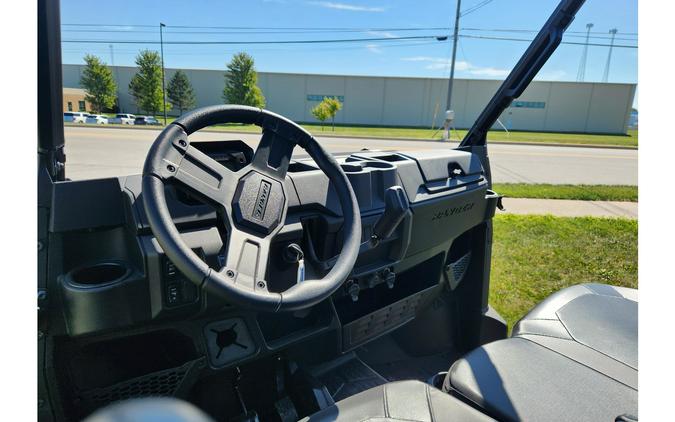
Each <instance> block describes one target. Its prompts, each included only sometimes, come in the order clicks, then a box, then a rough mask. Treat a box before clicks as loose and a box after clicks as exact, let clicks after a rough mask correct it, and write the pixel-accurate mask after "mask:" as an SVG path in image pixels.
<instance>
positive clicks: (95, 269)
mask: <svg viewBox="0 0 675 422" xmlns="http://www.w3.org/2000/svg"><path fill="white" fill-rule="evenodd" d="M129 273H131V269H130V268H129V267H128V266H127V265H125V264H124V263H122V262H115V261H107V262H98V263H96V264H93V265H87V266H83V267H79V268H76V269H74V270H72V271H70V272H69V273H68V275H67V280H68V282H69V283H70V284H72V285H74V286H79V287H100V286H105V285H108V284H113V283H116V282H118V281H121V280H123V279H125V278H126V277H127V276H128V275H129Z"/></svg>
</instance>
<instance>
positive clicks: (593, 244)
mask: <svg viewBox="0 0 675 422" xmlns="http://www.w3.org/2000/svg"><path fill="white" fill-rule="evenodd" d="M637 234H638V226H637V221H636V220H627V219H616V218H612V219H609V218H594V217H584V218H569V217H552V216H520V215H499V216H496V217H495V218H494V243H493V249H492V275H491V287H490V303H491V304H492V306H494V307H495V309H496V310H497V311H498V312H499V313H500V314H501V315H502V316H503V317H504V318H505V319H506V321H507V322H508V324H509V327H513V324H514V323H515V322H517V321H518V320H519V319H520V318H521V317H522V316H523V315H525V313H527V311H528V310H529V309H531V308H532V307H533V306H534V305H536V304H537V303H539V302H540V301H542V300H543V299H544V298H546V297H547V296H549V295H550V294H552V293H554V292H556V291H558V290H560V289H563V288H565V287H568V286H571V285H574V284H578V283H584V282H599V283H606V284H612V285H616V286H627V287H633V288H636V287H637V268H638V261H637Z"/></svg>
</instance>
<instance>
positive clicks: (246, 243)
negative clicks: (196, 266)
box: [219, 228, 271, 292]
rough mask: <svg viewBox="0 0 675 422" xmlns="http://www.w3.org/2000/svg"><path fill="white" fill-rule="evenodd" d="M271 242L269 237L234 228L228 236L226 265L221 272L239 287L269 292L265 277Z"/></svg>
mask: <svg viewBox="0 0 675 422" xmlns="http://www.w3.org/2000/svg"><path fill="white" fill-rule="evenodd" d="M270 243H271V242H270V239H269V238H261V237H258V236H255V235H251V234H249V233H247V232H245V231H242V230H238V229H236V228H233V229H232V230H230V233H229V236H228V242H227V255H226V259H225V266H224V267H223V268H222V269H221V270H220V271H219V272H220V273H221V274H222V275H224V276H225V277H226V278H227V279H228V280H229V281H230V282H231V283H233V284H235V285H237V286H238V287H241V288H244V289H248V290H251V291H262V292H268V288H267V282H266V281H265V277H266V274H267V267H268V264H269V255H270V254H269V253H270Z"/></svg>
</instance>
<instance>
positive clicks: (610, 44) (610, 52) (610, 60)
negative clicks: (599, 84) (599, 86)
mask: <svg viewBox="0 0 675 422" xmlns="http://www.w3.org/2000/svg"><path fill="white" fill-rule="evenodd" d="M617 32H618V31H617V29H616V28H614V29H610V30H609V33H610V34H612V40H611V41H610V42H609V54H607V63H606V64H605V73H604V75H602V81H603V82H607V80H608V79H609V64H610V63H611V62H612V49H613V48H614V37H615V36H616V33H617Z"/></svg>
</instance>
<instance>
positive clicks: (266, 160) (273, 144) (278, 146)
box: [251, 130, 295, 182]
mask: <svg viewBox="0 0 675 422" xmlns="http://www.w3.org/2000/svg"><path fill="white" fill-rule="evenodd" d="M294 148H295V142H294V141H292V140H289V139H287V138H285V137H284V136H282V135H280V134H278V133H276V132H273V131H270V130H263V135H262V137H261V138H260V143H259V144H258V148H257V149H256V151H255V154H254V155H253V160H252V162H251V167H253V168H254V169H256V170H257V171H259V172H261V173H263V174H265V175H267V176H269V177H273V178H275V179H277V180H279V181H281V182H283V180H284V178H285V177H286V172H287V171H288V163H289V162H290V161H291V157H292V156H293V149H294Z"/></svg>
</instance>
